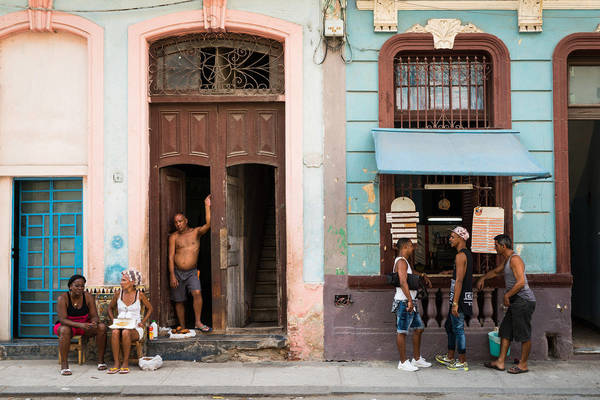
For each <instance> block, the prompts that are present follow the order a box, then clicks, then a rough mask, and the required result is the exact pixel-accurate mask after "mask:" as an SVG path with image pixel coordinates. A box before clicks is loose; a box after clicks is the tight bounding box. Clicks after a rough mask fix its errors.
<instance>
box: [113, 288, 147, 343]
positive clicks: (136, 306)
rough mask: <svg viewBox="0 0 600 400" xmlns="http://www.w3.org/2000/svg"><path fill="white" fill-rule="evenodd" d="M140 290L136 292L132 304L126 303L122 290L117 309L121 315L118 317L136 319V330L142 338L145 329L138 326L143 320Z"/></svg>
mask: <svg viewBox="0 0 600 400" xmlns="http://www.w3.org/2000/svg"><path fill="white" fill-rule="evenodd" d="M139 293H140V292H139V290H136V292H135V301H134V302H133V303H132V304H131V305H129V306H128V305H126V304H125V303H124V302H123V291H121V293H120V295H119V299H118V300H117V311H118V312H119V316H118V317H117V318H128V319H132V320H134V321H135V325H136V327H135V330H136V331H137V333H138V335H139V337H140V339H141V338H142V337H143V336H144V329H143V328H140V327H139V326H137V324H139V323H140V322H142V316H141V314H140V313H141V309H142V307H141V304H140V296H139Z"/></svg>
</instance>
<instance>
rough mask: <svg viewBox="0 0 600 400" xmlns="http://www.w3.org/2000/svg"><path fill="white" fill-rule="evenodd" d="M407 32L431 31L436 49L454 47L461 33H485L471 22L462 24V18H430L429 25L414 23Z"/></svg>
mask: <svg viewBox="0 0 600 400" xmlns="http://www.w3.org/2000/svg"><path fill="white" fill-rule="evenodd" d="M406 32H407V33H431V34H432V35H433V47H434V48H436V49H452V48H453V47H454V38H455V37H456V35H458V34H459V33H483V31H482V30H481V29H479V28H478V27H476V26H475V25H473V24H471V23H469V24H466V25H463V24H462V21H461V20H460V19H430V20H428V21H427V25H425V26H423V25H419V24H416V25H413V26H411V27H410V28H408V29H407V30H406Z"/></svg>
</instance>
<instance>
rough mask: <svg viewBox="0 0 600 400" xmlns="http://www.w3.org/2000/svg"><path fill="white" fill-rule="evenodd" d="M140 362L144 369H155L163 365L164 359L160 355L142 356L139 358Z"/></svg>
mask: <svg viewBox="0 0 600 400" xmlns="http://www.w3.org/2000/svg"><path fill="white" fill-rule="evenodd" d="M138 364H139V365H140V368H141V369H143V370H144V371H154V370H156V369H159V368H160V367H162V364H163V359H162V357H161V356H159V355H156V356H154V357H142V358H140V359H139V361H138Z"/></svg>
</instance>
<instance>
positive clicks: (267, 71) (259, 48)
mask: <svg viewBox="0 0 600 400" xmlns="http://www.w3.org/2000/svg"><path fill="white" fill-rule="evenodd" d="M149 53H150V54H149V57H150V60H149V76H150V82H149V93H150V95H151V96H152V95H159V96H160V95H264V94H281V93H284V57H283V45H282V44H281V43H279V42H277V41H275V40H271V39H266V38H261V37H257V36H251V35H244V34H237V33H195V34H190V35H184V36H177V37H169V38H166V39H162V40H159V41H157V42H154V43H152V45H151V46H150V51H149Z"/></svg>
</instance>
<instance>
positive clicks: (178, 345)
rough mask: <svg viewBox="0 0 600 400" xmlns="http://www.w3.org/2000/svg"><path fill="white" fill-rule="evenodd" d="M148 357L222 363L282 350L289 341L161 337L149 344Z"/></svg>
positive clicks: (264, 337)
mask: <svg viewBox="0 0 600 400" xmlns="http://www.w3.org/2000/svg"><path fill="white" fill-rule="evenodd" d="M146 346H147V350H146V354H148V355H150V356H154V355H157V354H159V355H160V356H161V357H162V358H163V360H184V361H194V360H195V361H221V358H222V359H223V360H226V359H229V357H230V356H232V355H234V354H235V353H238V352H248V351H250V352H258V351H262V350H269V349H271V350H276V351H279V350H283V349H285V348H286V347H287V337H286V336H284V335H276V334H245V335H241V334H240V335H229V334H228V335H224V334H199V335H198V336H196V337H193V338H187V339H169V338H166V337H159V338H157V339H156V340H150V341H147V342H146Z"/></svg>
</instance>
